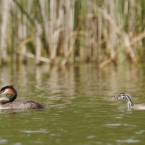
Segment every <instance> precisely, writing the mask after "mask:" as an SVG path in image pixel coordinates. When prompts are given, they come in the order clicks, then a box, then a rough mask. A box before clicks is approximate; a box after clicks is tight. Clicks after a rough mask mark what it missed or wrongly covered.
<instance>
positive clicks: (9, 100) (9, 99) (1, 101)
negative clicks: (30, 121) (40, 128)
mask: <svg viewBox="0 0 145 145" xmlns="http://www.w3.org/2000/svg"><path fill="white" fill-rule="evenodd" d="M0 94H5V95H6V96H5V97H1V98H0V109H45V108H46V104H44V103H39V102H35V101H32V100H24V101H14V100H15V99H16V98H17V91H16V90H15V89H14V87H13V86H11V85H9V86H5V87H3V88H1V90H0ZM13 101H14V102H13Z"/></svg>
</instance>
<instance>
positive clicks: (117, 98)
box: [112, 93, 134, 108]
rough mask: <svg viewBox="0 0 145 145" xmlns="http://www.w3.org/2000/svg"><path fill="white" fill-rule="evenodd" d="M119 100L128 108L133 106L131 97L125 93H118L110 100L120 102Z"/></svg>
mask: <svg viewBox="0 0 145 145" xmlns="http://www.w3.org/2000/svg"><path fill="white" fill-rule="evenodd" d="M120 99H122V100H126V101H127V106H128V108H129V107H131V106H133V105H134V104H133V101H132V99H131V96H130V95H129V94H127V93H120V94H118V95H117V96H115V97H113V98H112V100H120Z"/></svg>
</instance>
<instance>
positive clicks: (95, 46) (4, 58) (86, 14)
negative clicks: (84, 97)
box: [0, 0, 145, 67]
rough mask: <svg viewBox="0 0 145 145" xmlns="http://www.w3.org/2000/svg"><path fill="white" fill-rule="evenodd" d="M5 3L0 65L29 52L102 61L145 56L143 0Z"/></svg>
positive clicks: (54, 59)
mask: <svg viewBox="0 0 145 145" xmlns="http://www.w3.org/2000/svg"><path fill="white" fill-rule="evenodd" d="M0 7H1V10H0V18H1V22H0V36H1V37H0V38H1V39H0V65H1V64H2V62H10V61H11V58H12V62H17V61H22V62H23V63H27V58H28V57H30V58H32V59H34V62H35V64H41V62H47V63H50V64H57V63H60V64H61V65H65V64H66V63H75V62H84V63H85V62H93V63H95V64H97V65H98V66H99V67H103V66H105V65H107V64H108V63H111V62H112V63H114V64H119V63H123V62H126V61H128V62H129V63H134V64H137V63H139V62H144V55H143V54H144V53H145V51H144V49H143V47H144V44H145V39H144V38H145V31H144V26H145V25H144V23H145V21H144V16H145V9H144V8H145V2H144V1H143V0H139V1H135V0H131V1H130V0H125V1H118V0H110V1H108V0H103V1H102V0H31V1H30V0H1V1H0ZM18 55H20V56H21V57H18ZM18 58H19V59H18Z"/></svg>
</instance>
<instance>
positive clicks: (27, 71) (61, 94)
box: [0, 65, 145, 145]
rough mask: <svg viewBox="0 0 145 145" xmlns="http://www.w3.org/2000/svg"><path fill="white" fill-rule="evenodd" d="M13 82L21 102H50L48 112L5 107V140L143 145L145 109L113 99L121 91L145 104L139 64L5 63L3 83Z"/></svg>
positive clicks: (1, 134)
mask: <svg viewBox="0 0 145 145" xmlns="http://www.w3.org/2000/svg"><path fill="white" fill-rule="evenodd" d="M8 84H12V85H14V86H15V88H16V89H17V91H18V98H17V100H22V99H33V100H36V101H41V102H45V103H47V104H48V106H49V107H48V109H46V110H41V111H39V110H27V111H26V110H25V111H24V110H21V111H20V110H2V111H0V124H1V126H0V127H1V129H0V144H13V145H16V144H17V145H22V144H50V145H51V144H58V143H59V144H62V145H64V144H66V145H68V144H69V145H71V144H72V145H74V144H76V145H78V144H85V145H89V144H90V145H91V144H102V145H104V144H107V145H109V144H110V145H111V144H118V145H121V144H132V143H133V144H142V143H143V142H144V141H145V139H144V134H145V123H144V111H139V110H127V108H126V102H124V101H110V99H111V98H112V97H113V96H115V95H117V94H118V93H120V92H127V93H130V94H131V95H132V96H133V100H134V102H137V103H142V102H145V96H144V94H145V89H144V88H145V77H144V69H143V68H139V67H138V68H137V67H133V66H120V67H118V68H114V67H113V66H107V67H105V68H102V69H100V70H98V69H97V67H96V66H95V65H81V66H63V67H60V66H53V67H52V66H49V65H42V66H34V65H28V66H19V67H16V66H12V67H11V66H4V67H2V68H1V71H0V87H2V86H4V85H8Z"/></svg>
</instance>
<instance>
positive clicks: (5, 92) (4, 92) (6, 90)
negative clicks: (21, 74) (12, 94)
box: [1, 89, 9, 95]
mask: <svg viewBox="0 0 145 145" xmlns="http://www.w3.org/2000/svg"><path fill="white" fill-rule="evenodd" d="M8 92H9V90H8V89H5V90H4V91H3V92H2V93H1V94H2V95H3V94H8Z"/></svg>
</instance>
